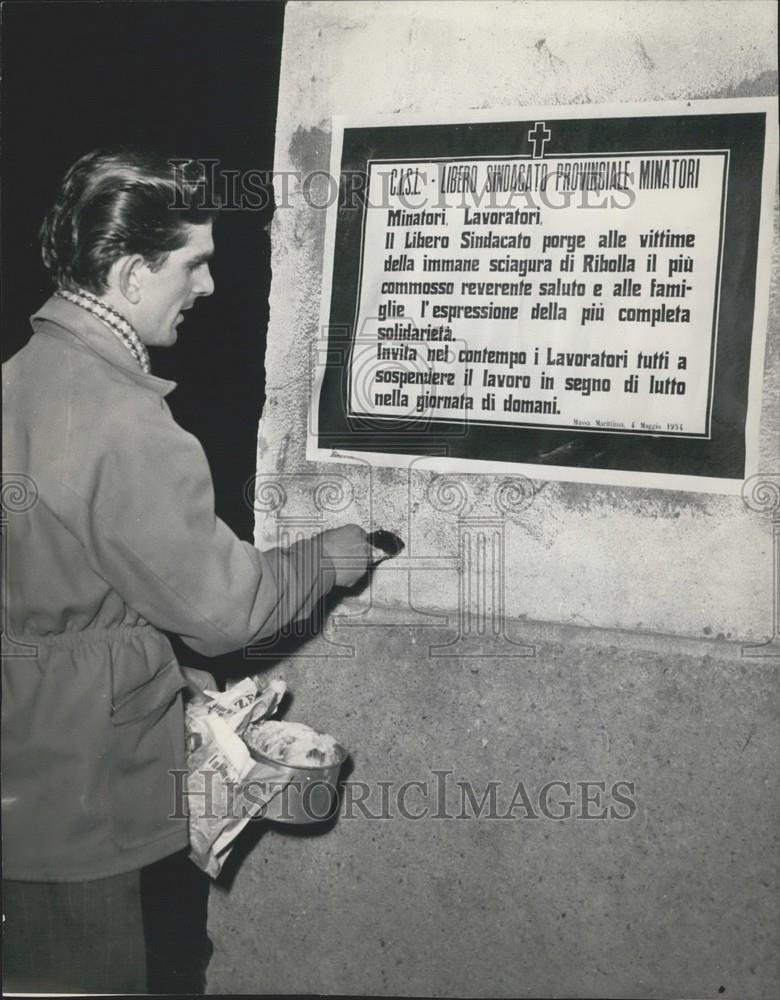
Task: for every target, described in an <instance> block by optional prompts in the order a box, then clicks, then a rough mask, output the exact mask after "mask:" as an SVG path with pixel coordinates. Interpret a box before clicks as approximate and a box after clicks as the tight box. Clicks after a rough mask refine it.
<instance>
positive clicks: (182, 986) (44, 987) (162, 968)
mask: <svg viewBox="0 0 780 1000" xmlns="http://www.w3.org/2000/svg"><path fill="white" fill-rule="evenodd" d="M208 890H209V886H208V877H207V876H206V875H204V874H203V873H202V872H201V871H199V870H198V869H197V868H196V867H195V866H194V865H193V864H192V862H191V861H189V859H188V858H187V853H186V851H184V852H181V853H179V854H175V855H172V856H171V857H169V858H165V859H163V860H162V861H158V862H157V863H156V864H153V865H149V866H148V867H147V868H144V869H142V870H141V871H140V872H138V871H135V872H129V873H127V874H125V875H116V876H113V877H111V878H104V879H95V880H94V881H90V882H17V881H4V882H3V913H4V915H5V923H4V927H3V988H4V991H5V992H7V993H8V992H35V993H47V992H48V993H61V992H74V993H142V994H143V993H147V992H148V993H185V994H193V993H194V994H200V993H203V992H204V991H205V985H206V975H205V973H206V966H207V965H208V960H209V958H210V956H211V942H210V941H209V939H208V936H207V933H206V918H207V906H208Z"/></svg>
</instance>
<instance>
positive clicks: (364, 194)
mask: <svg viewBox="0 0 780 1000" xmlns="http://www.w3.org/2000/svg"><path fill="white" fill-rule="evenodd" d="M776 159H777V125H776V117H775V105H774V102H773V101H772V100H768V99H762V98H754V99H739V100H728V101H706V102H705V101H702V102H680V103H679V104H675V105H670V104H639V105H621V106H610V107H597V106H591V105H588V106H578V107H568V108H565V107H556V108H536V109H521V110H519V111H518V112H517V114H516V115H514V116H511V117H510V116H507V115H493V114H489V113H486V112H479V113H470V114H468V115H460V116H456V117H453V118H452V120H450V121H447V122H442V121H437V122H425V121H421V120H419V119H408V118H401V117H400V116H392V117H391V118H390V117H385V118H384V119H377V120H374V121H361V122H353V121H346V120H335V121H334V132H333V148H332V165H331V177H333V178H334V179H335V178H338V192H337V197H336V191H335V184H334V197H333V199H332V204H330V206H329V209H328V211H329V218H328V231H327V235H326V260H325V267H324V277H323V282H324V284H323V301H322V313H321V329H320V338H319V340H318V343H317V349H316V352H315V354H316V357H315V369H316V381H315V385H314V391H313V396H312V411H311V420H310V434H309V447H308V457H309V458H310V459H316V460H319V461H322V460H325V461H331V460H333V461H350V460H354V461H361V462H365V461H369V462H371V463H372V464H375V465H395V466H398V465H405V464H409V463H414V464H415V467H421V466H424V467H429V468H432V469H435V470H436V471H458V472H469V471H472V472H499V473H504V474H506V473H507V472H512V471H518V472H523V473H524V474H526V475H529V476H536V477H538V478H544V479H563V480H573V481H585V482H596V483H608V484H616V485H629V486H630V485H641V486H656V487H665V488H672V489H686V490H694V491H708V492H721V493H733V492H738V491H739V489H740V487H741V484H742V482H743V481H744V479H745V478H747V477H748V476H750V475H751V474H752V472H754V471H755V464H756V458H757V439H758V422H759V416H760V396H761V374H762V370H763V357H764V339H765V328H766V308H767V287H768V273H767V272H768V256H769V243H768V240H769V237H770V231H769V221H768V220H769V214H770V205H771V198H772V196H773V193H774V177H775V173H776Z"/></svg>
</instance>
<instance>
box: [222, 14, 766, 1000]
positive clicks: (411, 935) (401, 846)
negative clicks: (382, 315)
mask: <svg viewBox="0 0 780 1000" xmlns="http://www.w3.org/2000/svg"><path fill="white" fill-rule="evenodd" d="M776 36H777V31H776V9H775V5H774V4H772V3H763V2H754V3H741V2H736V3H731V2H720V3H700V2H693V0H692V2H688V3H654V2H645V3H590V2H581V3H538V4H537V3H524V2H515V3H503V2H501V3H490V2H484V3H438V2H426V3H310V4H309V3H290V4H288V7H287V12H286V23H285V37H284V52H283V60H282V77H281V86H280V98H279V114H278V124H277V140H276V160H275V169H276V170H277V171H301V172H302V174H303V175H305V174H306V173H308V172H310V171H313V170H327V169H328V167H329V153H330V120H331V117H332V116H333V115H334V114H364V115H370V114H371V115H373V114H376V113H380V112H386V113H394V112H431V113H443V112H447V111H458V110H464V109H471V108H497V109H509V108H513V109H514V108H519V107H522V106H523V105H555V104H575V103H594V104H599V103H615V102H623V101H651V100H673V99H691V98H708V97H713V98H714V97H729V96H753V95H755V96H758V95H762V96H763V95H771V94H776V93H777V73H776V47H777V45H776V43H777V37H776ZM285 201H286V202H287V205H286V206H285V205H283V204H282V202H285ZM277 203H279V205H280V207H279V208H278V209H277V212H276V215H275V218H274V222H273V229H272V243H273V284H272V291H271V320H270V327H269V334H268V347H267V355H266V365H267V375H268V379H267V403H266V407H265V411H264V415H263V419H262V421H261V425H260V431H259V437H258V475H259V479H258V484H259V489H258V493H257V495H256V501H257V502H256V510H257V518H256V541H257V544H258V545H260V546H261V547H266V546H268V545H270V544H275V543H276V542H277V540H278V539H279V537H280V532H281V533H282V536H284V535H285V533H287V534H290V535H294V534H295V533H296V532H297V531H301V532H302V533H304V534H308V533H310V532H311V531H313V530H318V529H319V528H322V527H326V526H329V525H331V524H338V523H344V522H346V521H356V522H358V523H361V524H365V525H367V526H368V525H371V526H374V527H387V528H392V529H395V530H396V531H398V532H399V533H400V534H401V535H402V536H403V537H404V538H405V539H406V540H407V550H406V552H405V554H404V557H403V558H402V559H400V560H397V561H394V562H391V563H388V564H387V565H386V566H385V567H382V568H380V569H379V570H378V571H377V573H376V574H375V575H374V577H373V579H372V583H371V586H370V588H368V589H367V590H365V591H363V592H361V593H359V594H355V595H351V596H347V597H345V598H344V599H343V600H342V601H341V603H340V604H339V606H337V607H335V608H332V609H331V615H330V617H329V619H328V623H327V626H326V628H325V630H324V633H323V634H322V635H320V636H319V637H317V638H316V639H314V640H312V641H310V642H308V643H305V644H304V645H303V646H301V647H300V648H298V649H297V650H295V652H294V653H292V654H289V655H286V656H284V657H282V658H281V659H277V660H275V661H272V662H271V663H270V664H268V666H269V676H275V675H278V676H282V677H284V678H285V679H286V680H287V682H288V684H289V685H290V687H291V688H292V690H293V691H294V699H293V702H292V705H291V707H290V709H289V711H288V716H287V717H288V718H290V719H295V720H299V721H305V722H308V723H310V724H312V725H314V726H318V727H320V728H322V729H324V730H328V731H331V732H334V734H335V735H337V736H338V737H339V738H340V739H341V740H342V741H343V742H344V744H345V745H346V746H347V747H348V748H349V749H350V750H351V752H352V767H353V772H352V774H351V775H350V777H351V779H353V780H356V781H362V782H365V783H366V785H367V787H368V788H370V789H371V795H372V799H371V810H372V811H373V812H376V811H377V810H379V812H381V806H380V805H379V802H378V800H377V798H376V796H378V795H379V794H380V791H379V789H380V783H381V782H382V781H388V782H390V783H391V785H392V791H391V794H393V795H394V794H396V793H397V791H398V785H399V783H400V782H402V781H408V780H417V781H422V782H427V784H428V787H429V789H431V790H432V789H433V787H434V783H435V780H436V779H435V776H434V773H433V772H434V770H436V769H444V770H446V769H450V770H451V771H452V780H455V779H457V778H461V779H463V780H465V781H469V782H471V783H473V787H474V789H475V791H476V792H477V794H478V795H479V794H481V792H482V791H483V790H484V788H485V787H486V783H487V782H490V781H497V782H498V783H499V785H500V794H501V795H503V796H505V797H506V796H510V795H511V790H512V789H513V788H515V787H516V784H517V781H518V780H522V781H523V782H524V783H525V785H526V787H527V788H528V789H529V790H530V794H531V795H532V796H533V795H535V794H536V793H538V791H539V789H541V788H542V787H543V786H544V785H545V784H546V783H547V782H549V781H553V780H562V781H564V782H569V783H570V784H571V786H572V788H574V787H576V783H577V782H578V781H583V780H596V781H604V782H605V783H606V785H607V786H608V787H611V784H612V783H613V782H615V781H618V780H626V781H630V782H633V783H634V788H635V799H636V811H635V813H634V814H633V815H632V817H631V819H630V820H629V821H626V822H620V821H614V822H583V821H579V822H577V821H575V820H574V819H573V818H568V819H559V820H556V819H549V818H545V817H541V818H540V819H538V820H532V819H529V820H528V821H522V820H520V821H516V822H509V821H507V822H501V821H489V820H486V819H482V820H477V821H469V820H462V821H458V820H454V819H453V820H449V821H445V820H439V821H437V819H436V818H434V817H433V816H431V815H430V814H429V815H427V816H426V817H424V818H422V819H420V820H418V821H413V820H409V819H404V818H403V817H401V818H399V817H398V815H397V813H396V815H395V817H394V818H393V819H387V820H383V819H373V820H372V819H370V818H366V817H365V816H362V817H361V815H358V816H357V817H356V818H355V819H354V821H347V820H346V819H344V818H342V819H340V821H339V822H338V823H337V824H335V825H334V826H327V827H326V828H324V829H322V830H318V829H312V830H309V831H307V832H306V833H305V834H304V835H295V834H294V833H292V832H291V831H290V830H289V829H287V830H285V829H282V828H280V827H278V826H272V825H265V824H258V825H256V828H255V829H251V830H249V831H248V832H247V835H246V837H245V838H244V839H243V841H242V844H241V845H240V848H238V849H237V850H236V856H235V858H234V860H233V862H232V863H231V865H230V867H229V870H228V872H227V873H226V877H225V879H223V880H222V881H221V882H220V884H219V885H217V886H215V888H214V890H213V891H212V895H211V903H210V933H211V936H212V938H213V940H214V942H215V947H216V950H215V955H214V958H213V960H212V963H211V967H210V970H209V988H210V990H211V991H213V992H230V991H234V992H244V993H246V992H261V993H262V992H277V993H278V992H322V993H342V994H364V995H372V994H384V995H388V994H395V995H404V994H410V995H415V994H416V995H430V996H453V995H461V996H463V995H473V996H478V995H484V996H499V995H515V996H552V995H558V996H602V997H608V996H634V997H664V996H691V997H704V996H717V995H726V996H739V997H741V998H763V997H767V998H768V997H770V996H774V995H775V990H776V983H777V981H778V974H779V973H780V968H778V964H777V955H778V953H780V949H779V948H778V927H779V926H780V911H779V910H778V903H777V886H776V880H777V868H778V866H777V857H778V838H777V833H776V831H777V829H778V828H780V822H778V821H779V820H780V815H779V814H778V807H777V804H776V803H777V801H778V798H777V774H778V768H777V763H778V747H777V739H776V731H777V721H778V718H777V717H778V705H777V681H776V673H777V662H778V661H777V659H772V658H771V657H763V658H762V657H758V658H749V657H745V656H744V655H743V649H742V646H741V643H743V642H745V641H763V640H765V639H766V638H767V636H768V635H769V634H770V633H771V631H772V614H773V610H772V609H773V601H772V598H773V577H772V562H773V549H772V523H771V517H770V515H769V514H767V513H766V512H764V513H763V514H762V513H760V512H757V511H755V510H751V509H748V506H747V505H746V504H745V503H744V502H743V500H742V499H741V498H740V497H724V496H706V495H702V494H696V495H694V494H685V493H678V492H668V491H659V490H638V489H633V490H632V489H617V488H608V487H599V486H588V485H582V484H577V485H575V484H567V483H554V482H541V481H538V480H534V481H533V483H532V489H531V491H530V492H529V493H527V494H524V495H523V496H521V497H514V498H513V499H511V498H510V499H511V502H509V503H507V495H506V494H505V493H504V494H502V493H501V491H500V489H499V487H500V485H501V482H500V479H496V478H491V477H487V476H482V475H467V476H464V477H461V483H460V486H458V487H453V488H452V489H450V490H448V491H445V492H444V493H443V492H442V491H441V489H438V488H437V482H436V479H435V477H434V476H433V475H432V474H430V473H421V472H414V471H413V472H411V473H408V472H404V471H401V470H398V469H373V470H372V469H370V468H369V467H367V466H365V465H355V466H345V465H330V464H312V463H307V462H306V461H305V450H306V429H307V421H308V407H309V396H310V388H311V374H312V370H313V358H312V351H313V350H316V349H317V344H318V337H319V331H318V325H319V306H320V295H321V290H322V280H323V275H322V259H323V247H324V234H325V212H324V211H321V210H317V209H315V208H312V207H311V206H310V205H309V204H307V203H306V200H305V199H304V198H303V197H302V196H301V195H300V193H299V192H296V191H295V189H294V188H293V189H292V190H291V192H290V193H289V195H285V194H284V193H283V192H281V191H280V190H277ZM775 233H776V229H775ZM773 263H774V266H773V272H774V274H775V275H776V274H777V270H778V269H777V266H776V265H777V239H776V238H775V241H774V247H773ZM779 339H780V338H778V295H777V282H776V280H775V281H774V284H773V288H772V298H771V303H770V320H769V331H768V339H767V350H766V363H765V375H764V387H763V388H764V393H763V409H762V423H761V468H762V469H763V470H766V471H767V472H770V473H774V472H776V471H777V470H778V452H779V451H780V448H779V447H778V433H777V429H778V409H779V403H778V395H779V393H778V384H779V376H778V369H779V368H780V364H779V359H778V353H779V349H778V340H779ZM318 489H319V491H320V492H319V493H318V492H317V490H318ZM464 519H466V520H469V519H471V523H472V526H473V527H474V529H475V530H477V531H483V532H485V533H487V535H490V533H491V532H498V533H499V534H500V536H501V539H502V546H503V548H502V551H503V553H504V559H503V563H502V564H501V565H498V564H496V565H494V566H492V567H489V569H490V572H489V573H488V574H483V579H484V578H487V577H489V578H490V579H500V580H501V581H502V594H501V595H499V596H498V597H496V596H491V595H482V596H481V597H479V596H474V595H472V596H470V597H469V598H468V601H470V602H471V605H473V606H474V607H476V606H477V604H479V607H481V609H482V610H483V611H486V612H487V619H486V620H487V621H488V622H489V623H490V624H491V626H492V625H495V624H496V623H498V631H497V632H495V633H494V632H493V631H492V630H491V628H489V629H488V632H487V633H479V632H476V633H475V632H472V633H470V634H468V635H465V634H463V629H462V624H463V619H462V617H461V618H460V619H459V617H458V608H459V601H460V606H461V611H462V610H463V598H462V595H461V596H460V597H459V593H460V592H459V585H460V582H461V581H462V579H463V574H462V572H461V571H462V565H461V557H462V550H461V535H462V529H463V523H464ZM491 537H492V536H491ZM479 602H481V603H479ZM471 605H470V606H471ZM476 620H477V619H473V620H472V621H471V624H472V625H474V622H476ZM504 622H505V624H504ZM459 623H460V626H461V631H460V633H459V632H458V626H459ZM453 639H454V640H455V643H456V644H455V645H450V646H449V647H447V646H446V644H447V643H453ZM436 647H438V648H436ZM264 662H265V661H263V662H260V663H258V664H257V667H260V666H263V665H264ZM448 794H450V795H452V796H454V798H453V800H452V802H451V804H452V808H453V810H454V811H455V812H456V813H457V811H458V807H459V796H458V790H457V788H454V787H453V788H451V789H450V791H449V792H448ZM410 801H411V802H412V805H413V807H416V806H417V805H418V804H419V800H418V799H414V797H412V799H411V800H410ZM358 812H360V811H359V810H358Z"/></svg>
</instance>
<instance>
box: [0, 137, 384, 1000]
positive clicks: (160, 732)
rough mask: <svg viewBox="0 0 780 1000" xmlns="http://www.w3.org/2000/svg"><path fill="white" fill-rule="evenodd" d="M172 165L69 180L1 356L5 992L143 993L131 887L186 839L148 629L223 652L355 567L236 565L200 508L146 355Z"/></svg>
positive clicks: (186, 233) (335, 539) (207, 500)
mask: <svg viewBox="0 0 780 1000" xmlns="http://www.w3.org/2000/svg"><path fill="white" fill-rule="evenodd" d="M171 162H172V161H169V160H166V159H164V158H162V157H159V156H156V155H153V154H150V153H146V152H140V151H132V150H126V151H118V152H95V153H91V154H89V155H87V156H85V157H83V158H82V159H81V160H79V161H78V162H77V163H75V164H74V165H73V166H72V167H71V168H70V170H69V171H68V172H67V174H66V176H65V178H64V180H63V183H62V187H61V190H60V193H59V196H58V198H57V201H56V203H55V205H54V207H53V208H52V210H51V212H50V213H49V215H48V216H47V218H46V221H45V222H44V225H43V228H42V231H41V236H42V250H43V259H44V263H45V265H46V267H47V268H48V270H49V272H50V273H51V275H52V277H53V279H54V282H55V285H56V291H55V294H54V295H53V297H52V298H51V299H49V301H48V302H47V303H46V304H45V305H44V306H43V308H42V309H40V310H39V311H38V313H36V314H35V316H33V318H32V325H33V331H34V332H33V336H32V338H31V340H30V341H29V343H28V344H27V345H26V346H25V347H24V348H23V349H22V350H21V351H20V352H19V353H18V354H17V355H16V356H15V357H13V358H12V359H11V360H10V361H9V362H8V363H7V364H6V365H4V366H3V385H4V392H3V410H4V413H3V418H4V419H3V431H4V434H3V436H4V441H3V462H4V485H5V487H6V488H8V489H11V488H14V484H16V488H17V489H19V488H21V489H24V490H25V491H26V494H25V495H26V501H25V502H20V503H16V504H15V505H14V506H13V508H11V506H10V505H9V512H8V525H7V528H8V530H7V539H6V541H7V556H6V563H5V569H6V570H7V572H8V581H7V585H6V586H5V587H4V601H5V607H4V624H5V632H4V635H3V640H4V653H5V656H4V662H3V687H4V692H3V694H4V698H3V711H4V725H3V760H4V775H3V777H4V785H3V828H4V879H5V880H6V881H4V886H3V888H4V892H3V896H4V912H5V916H6V923H5V941H4V951H5V954H4V965H5V976H6V979H5V988H6V989H7V990H43V991H52V992H56V991H58V992H63V991H79V992H95V993H97V992H129V993H131V992H145V989H146V982H145V956H144V943H143V922H142V914H141V899H140V889H139V873H140V870H141V869H142V868H144V867H145V866H150V865H152V864H153V863H154V862H157V861H159V860H160V859H162V858H165V857H168V856H170V855H173V854H175V853H176V852H180V851H181V850H182V849H183V848H185V847H186V846H187V842H188V835H187V827H186V822H185V821H181V820H176V819H172V818H170V817H171V813H172V812H173V811H174V810H173V809H172V804H173V783H172V778H171V776H170V774H169V771H171V770H172V769H180V768H182V767H183V766H184V732H183V714H182V703H181V702H182V695H181V692H182V688H183V687H184V686H185V680H184V678H183V676H182V673H181V670H180V668H179V665H178V663H177V662H176V659H175V656H174V654H173V651H172V648H171V646H170V643H169V641H168V639H167V638H166V636H165V635H164V634H163V630H164V631H168V632H172V633H176V634H178V635H180V636H181V637H182V639H183V640H184V641H185V642H186V643H188V644H189V645H190V646H191V647H192V648H193V649H195V650H197V651H199V652H201V653H205V654H206V655H216V654H219V653H224V652H227V651H230V650H233V649H239V648H241V647H242V646H244V645H247V644H249V643H250V642H252V641H255V640H257V639H258V638H260V637H263V636H266V635H270V634H273V633H274V632H276V631H278V629H279V628H280V627H281V626H283V625H284V624H286V623H287V622H289V621H290V620H293V619H297V618H301V617H303V616H306V615H308V614H309V613H310V612H311V610H312V609H313V607H314V606H315V605H316V603H317V602H318V601H319V599H320V598H321V597H322V596H323V595H324V594H325V593H326V592H327V591H328V590H329V589H330V588H331V587H332V586H334V585H341V586H350V585H352V584H354V583H356V582H357V581H358V580H359V579H360V578H361V577H362V576H363V574H364V573H365V571H366V568H367V565H368V558H369V551H370V547H369V545H368V540H367V536H366V533H365V532H364V531H363V529H362V528H360V527H358V526H357V525H347V526H344V527H341V528H336V529H331V530H329V531H325V532H323V533H322V534H320V535H318V536H316V537H315V538H313V539H310V540H308V541H306V542H302V543H297V544H296V545H293V546H292V547H290V548H289V549H276V550H271V551H269V552H259V551H258V550H257V549H255V548H254V547H253V546H251V545H249V544H248V543H246V542H242V541H240V540H239V539H238V538H237V537H236V536H235V535H234V534H233V533H232V532H231V531H230V530H229V529H228V527H227V526H226V525H225V524H224V523H223V522H221V521H220V520H219V519H217V518H216V516H215V513H214V495H213V488H212V483H211V478H210V473H209V467H208V464H207V461H206V458H205V455H204V454H203V451H202V449H201V447H200V445H199V444H198V442H197V441H196V440H195V439H194V438H193V437H192V436H191V435H189V434H187V433H186V432H184V431H183V430H182V429H181V428H180V427H179V426H178V425H177V424H176V423H175V422H174V420H173V418H172V417H171V414H170V411H169V409H168V407H167V405H166V403H165V396H166V394H167V393H168V392H170V391H171V389H172V388H173V387H174V383H171V382H167V381H164V380H162V379H160V378H156V377H155V376H154V375H153V374H152V373H151V369H150V364H149V356H148V353H147V347H148V346H150V345H155V346H167V345H170V344H173V343H174V342H175V341H176V338H177V335H178V330H179V327H180V325H181V323H182V321H183V319H184V314H185V313H186V312H187V310H189V309H190V308H192V306H193V304H194V303H195V302H196V300H197V299H198V298H199V297H200V296H202V295H210V294H211V293H212V291H213V289H214V283H213V281H212V278H211V274H210V271H209V260H210V258H211V256H212V254H213V252H214V244H213V237H212V221H213V212H209V211H206V210H204V209H203V208H202V207H201V206H202V205H204V204H210V203H209V202H208V200H207V199H205V198H204V189H203V178H202V177H201V176H200V175H199V173H198V171H197V169H196V167H194V166H193V167H192V168H191V169H190V170H189V171H188V170H183V169H181V168H179V169H178V170H176V169H174V167H173V166H172V165H171ZM173 206H176V207H173ZM20 484H21V485H20Z"/></svg>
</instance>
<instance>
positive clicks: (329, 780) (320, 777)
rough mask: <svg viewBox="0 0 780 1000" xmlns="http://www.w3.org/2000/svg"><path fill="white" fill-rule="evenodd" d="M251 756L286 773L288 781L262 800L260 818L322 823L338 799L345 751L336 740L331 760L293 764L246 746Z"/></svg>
mask: <svg viewBox="0 0 780 1000" xmlns="http://www.w3.org/2000/svg"><path fill="white" fill-rule="evenodd" d="M249 752H250V754H251V755H252V758H253V760H256V761H260V762H261V763H263V764H270V765H272V766H273V767H274V768H276V769H277V770H278V771H280V772H282V773H283V774H284V775H285V778H286V777H287V776H288V775H289V777H290V783H289V784H287V785H285V786H284V787H283V788H282V789H281V791H279V792H277V793H276V795H274V797H273V798H272V799H271V800H270V801H269V802H267V803H266V806H265V809H264V810H263V812H262V813H261V818H262V819H270V820H273V821H274V822H276V823H295V824H303V823H322V822H324V821H325V820H327V819H330V818H331V816H332V815H333V810H334V808H335V806H336V804H337V802H338V777H339V771H341V767H342V764H343V763H344V761H345V760H346V759H347V751H346V750H345V749H344V747H342V746H340V745H339V744H338V743H337V744H336V752H337V758H336V761H335V762H334V763H332V764H320V765H312V766H308V767H296V766H294V765H291V764H285V763H283V762H282V761H278V760H274V758H273V757H267V756H266V755H265V754H262V753H258V752H257V751H256V750H252V749H251V748H250V750H249Z"/></svg>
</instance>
